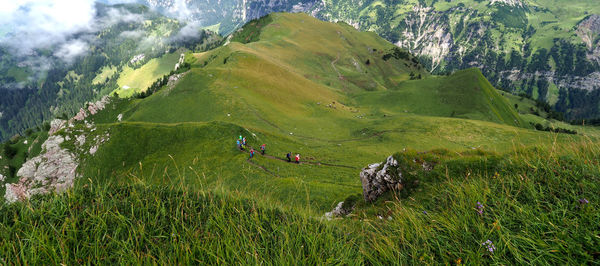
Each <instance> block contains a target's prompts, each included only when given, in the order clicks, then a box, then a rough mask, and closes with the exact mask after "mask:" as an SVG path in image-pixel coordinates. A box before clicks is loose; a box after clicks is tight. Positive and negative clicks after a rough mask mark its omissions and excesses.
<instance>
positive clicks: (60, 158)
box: [4, 136, 77, 202]
mask: <svg viewBox="0 0 600 266" xmlns="http://www.w3.org/2000/svg"><path fill="white" fill-rule="evenodd" d="M63 141H64V138H63V137H62V136H50V137H49V138H48V140H46V142H44V144H42V149H43V150H45V151H46V152H45V153H43V154H41V155H39V156H36V157H34V158H32V159H30V160H28V161H27V162H25V163H24V164H23V166H22V167H21V169H19V171H18V172H17V176H19V177H20V179H19V181H18V182H17V183H16V184H7V185H6V194H5V195H4V197H5V199H6V201H7V202H15V201H17V200H23V199H28V198H30V197H31V196H33V195H36V194H43V193H47V192H50V191H56V192H63V191H65V190H66V189H67V188H69V187H71V186H72V185H73V181H74V180H75V170H76V169H77V163H76V162H75V157H74V156H73V154H71V153H70V152H68V151H67V150H64V149H62V148H61V147H60V144H61V143H63Z"/></svg>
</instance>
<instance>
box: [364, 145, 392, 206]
mask: <svg viewBox="0 0 600 266" xmlns="http://www.w3.org/2000/svg"><path fill="white" fill-rule="evenodd" d="M360 181H361V182H362V187H363V197H364V198H365V201H367V202H373V201H375V200H377V198H379V196H381V195H382V194H383V193H384V192H386V191H388V190H391V189H396V188H398V187H399V186H400V185H401V184H402V173H400V172H399V171H398V161H396V159H394V157H392V156H390V157H388V158H387V160H386V161H385V162H382V163H374V164H370V165H369V166H367V167H366V168H364V169H363V170H362V171H361V172H360Z"/></svg>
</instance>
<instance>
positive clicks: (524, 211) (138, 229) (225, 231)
mask: <svg viewBox="0 0 600 266" xmlns="http://www.w3.org/2000/svg"><path fill="white" fill-rule="evenodd" d="M477 154H478V153H477V152H473V153H471V155H472V156H466V155H462V156H458V157H455V158H453V159H451V160H447V161H445V162H443V163H440V164H439V165H438V166H437V170H436V171H439V173H440V174H439V175H437V178H432V179H430V180H423V181H422V185H421V187H420V189H417V190H415V191H414V192H413V193H412V194H411V195H410V196H408V197H404V198H400V199H393V200H388V201H386V202H379V203H376V204H375V205H366V206H363V207H361V208H359V209H358V210H356V212H355V214H354V215H353V217H351V218H345V219H340V220H334V221H325V220H323V219H321V218H320V217H318V216H317V215H315V214H314V213H311V212H310V211H307V210H306V208H305V207H304V206H295V207H290V208H286V209H285V210H284V209H282V208H280V207H278V206H274V205H270V203H269V202H265V201H261V200H260V199H247V198H246V197H245V196H244V195H242V194H241V193H237V192H228V191H215V190H209V189H205V190H198V189H189V188H187V187H186V185H185V183H184V182H179V183H178V182H173V183H172V184H171V185H170V186H161V185H145V184H144V182H143V178H136V177H133V176H132V177H131V178H132V182H130V183H134V185H123V182H121V183H120V184H119V185H116V183H111V182H103V183H93V182H92V181H91V180H90V181H87V182H81V183H80V184H79V185H78V186H76V188H74V189H73V190H72V191H69V192H68V193H66V194H63V195H57V196H44V197H39V198H34V199H32V200H30V201H28V202H24V203H17V204H13V205H4V206H1V207H0V214H1V215H0V257H1V258H2V262H3V263H9V264H10V263H19V264H20V263H23V264H25V263H26V264H30V263H31V264H59V263H65V264H76V263H77V264H79V263H102V264H109V263H110V264H114V263H124V264H131V263H136V264H137V263H159V264H189V263H211V264H217V263H227V264H233V263H236V264H240V263H244V264H259V263H265V262H268V263H275V264H317V263H319V264H321V263H328V264H333V263H336V264H360V263H365V264H390V263H406V264H414V263H426V264H429V263H431V264H435V263H469V264H483V263H485V264H487V263H494V264H525V263H527V264H582V263H593V262H594V261H597V260H598V259H599V256H600V226H599V225H598V221H600V214H599V213H598V211H597V208H598V202H599V201H600V197H599V196H598V193H597V192H598V186H599V185H598V184H599V181H600V180H599V179H600V171H599V169H600V167H599V165H598V162H599V161H600V149H599V146H598V145H597V144H595V143H592V142H586V143H579V144H571V145H567V144H565V145H559V144H556V145H555V146H547V147H541V148H531V149H519V150H516V151H515V152H513V153H511V154H509V155H507V156H505V157H498V156H497V155H490V154H485V153H481V154H482V155H481V156H480V157H477V156H475V155H477ZM474 158H479V159H474ZM498 158H500V159H498ZM458 166H460V167H458ZM452 167H454V168H452ZM446 169H449V170H446ZM446 173H447V174H446ZM182 178H183V177H182ZM133 180H138V181H137V182H134V181H133ZM388 199H390V198H388ZM583 199H585V201H583ZM580 200H581V201H580ZM586 201H587V203H585V202H586ZM477 202H480V203H481V206H482V207H481V208H480V207H478V205H477ZM308 207H310V206H308ZM373 210H375V213H374V212H373ZM487 240H490V241H491V242H492V243H493V245H494V247H495V249H493V250H492V252H490V251H489V250H488V248H487V246H486V245H483V243H484V242H486V241H487Z"/></svg>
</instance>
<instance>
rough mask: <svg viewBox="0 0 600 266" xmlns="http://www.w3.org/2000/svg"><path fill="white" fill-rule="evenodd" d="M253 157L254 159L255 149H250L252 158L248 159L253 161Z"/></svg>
mask: <svg viewBox="0 0 600 266" xmlns="http://www.w3.org/2000/svg"><path fill="white" fill-rule="evenodd" d="M252 157H254V149H252V148H250V158H248V159H252Z"/></svg>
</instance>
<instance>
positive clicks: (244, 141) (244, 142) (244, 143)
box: [242, 137, 246, 145]
mask: <svg viewBox="0 0 600 266" xmlns="http://www.w3.org/2000/svg"><path fill="white" fill-rule="evenodd" d="M242 144H243V145H246V137H244V138H243V139H242Z"/></svg>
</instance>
